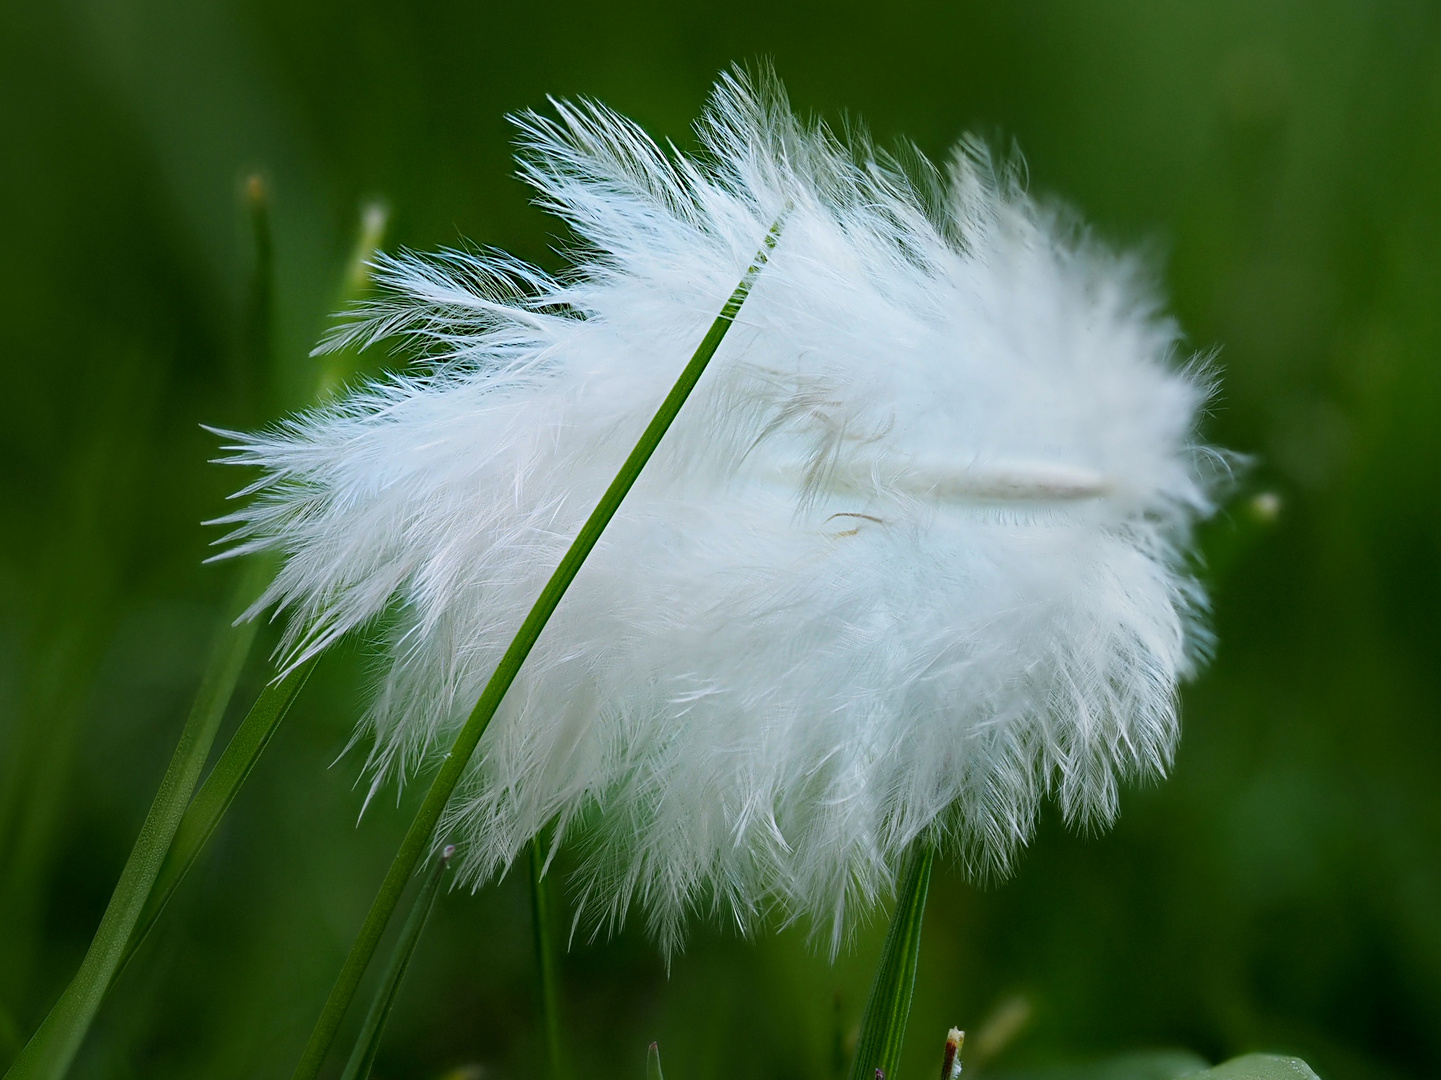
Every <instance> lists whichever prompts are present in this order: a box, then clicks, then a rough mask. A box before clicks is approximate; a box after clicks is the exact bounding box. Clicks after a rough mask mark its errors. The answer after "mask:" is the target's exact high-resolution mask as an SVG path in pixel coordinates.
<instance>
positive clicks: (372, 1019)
mask: <svg viewBox="0 0 1441 1080" xmlns="http://www.w3.org/2000/svg"><path fill="white" fill-rule="evenodd" d="M454 854H455V848H454V847H452V846H447V847H446V848H445V850H444V851H442V852H441V853H440V858H438V859H436V860H435V865H434V866H432V867H431V868H430V873H429V874H428V875H426V878H425V883H424V884H423V885H421V887H420V891H419V892H418V893H416V895H415V906H414V907H412V908H411V909H410V917H409V918H408V919H406V920H405V925H404V926H403V927H401V929H400V937H399V938H397V939H396V942H395V949H394V951H392V952H391V954H390V963H389V964H387V965H386V967H385V974H384V975H383V976H381V979H380V985H379V986H377V987H376V988H375V999H374V1000H373V1001H372V1002H371V1003H370V1011H369V1012H368V1013H366V1015H365V1024H364V1026H362V1027H361V1029H360V1035H359V1036H358V1037H357V1038H356V1040H355V1049H354V1050H352V1051H351V1052H350V1060H349V1061H347V1062H346V1063H345V1071H344V1072H343V1073H341V1074H340V1080H367V1078H368V1077H369V1076H370V1070H371V1068H372V1067H374V1065H375V1055H376V1053H377V1052H379V1050H380V1036H381V1034H382V1033H383V1032H384V1031H385V1021H386V1020H387V1019H389V1017H390V1010H391V1007H392V1006H394V1005H395V998H396V995H397V994H399V992H400V983H401V980H402V979H404V978H405V969H406V968H407V967H409V966H410V958H411V956H412V954H414V952H415V946H416V943H417V942H418V941H420V934H421V931H423V930H424V929H425V921H426V919H428V918H430V909H431V908H433V907H434V906H435V898H436V896H437V895H438V894H439V892H440V879H441V878H442V877H443V876H444V875H445V868H446V867H447V866H449V865H450V857H451V856H452V855H454Z"/></svg>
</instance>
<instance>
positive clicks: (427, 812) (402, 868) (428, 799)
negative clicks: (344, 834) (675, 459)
mask: <svg viewBox="0 0 1441 1080" xmlns="http://www.w3.org/2000/svg"><path fill="white" fill-rule="evenodd" d="M781 224H782V222H781V221H780V220H778V221H776V223H775V224H774V225H772V226H771V229H770V231H769V232H768V233H767V234H766V238H765V242H764V244H763V245H762V247H761V249H760V251H759V252H757V253H756V257H755V261H754V262H752V263H751V265H750V268H749V269H747V270H746V272H745V276H744V277H742V278H741V281H740V284H739V285H737V286H736V289H735V292H733V293H731V295H730V299H728V300H727V301H726V302H725V306H724V307H723V308H721V312H720V314H719V315H718V316H716V319H715V322H713V323H711V326H710V329H709V330H707V331H706V335H705V337H704V338H703V339H702V340H701V343H700V346H699V347H698V348H697V349H696V351H695V354H694V355H693V356H692V357H691V359H690V363H688V364H686V366H685V369H684V370H683V371H682V372H681V375H680V378H679V379H677V380H676V383H675V385H674V386H673V387H672V388H671V391H670V393H669V394H667V395H666V398H665V400H664V401H663V402H661V406H660V408H659V409H658V410H657V411H656V414H655V416H654V417H653V418H652V419H651V422H650V424H649V425H648V426H647V427H646V429H645V432H644V433H643V434H642V435H641V437H640V441H639V442H638V443H636V446H635V449H634V450H632V451H631V452H630V456H629V457H627V458H626V460H625V464H623V465H622V466H621V468H620V472H619V473H618V474H617V475H616V478H615V479H614V480H613V481H612V482H611V485H610V487H608V488H607V489H606V492H605V494H604V495H602V496H601V499H600V502H599V503H598V504H597V505H596V508H595V510H593V511H592V512H591V515H590V517H589V518H588V519H586V522H585V524H584V525H583V526H581V529H580V532H579V533H578V534H576V538H575V540H574V541H573V542H572V543H571V545H570V550H568V551H567V552H566V553H565V556H564V557H563V558H562V559H561V560H560V565H559V566H558V567H556V569H555V573H553V574H552V575H551V578H550V580H549V581H548V582H546V585H545V588H544V589H542V590H541V594H540V598H539V599H538V600H536V602H535V606H534V607H532V608H531V609H530V614H529V615H527V616H526V617H525V621H524V622H523V623H521V626H520V629H519V630H518V631H517V632H516V635H515V637H514V639H512V641H511V643H510V646H509V647H508V648H507V649H506V651H505V655H504V656H502V657H501V660H500V663H499V665H497V667H496V669H495V673H494V674H493V675H492V676H491V677H490V682H488V683H487V684H486V687H485V690H484V691H482V693H481V695H480V700H479V701H477V702H476V704H475V708H474V709H472V710H471V713H470V716H469V717H468V718H467V719H466V721H465V726H464V727H462V728H461V730H460V734H459V735H458V736H456V740H455V743H454V745H453V746H452V747H451V751H450V753H448V754H447V755H446V756H445V760H444V761H443V762H442V763H441V766H440V769H439V770H438V771H437V772H436V775H435V779H434V780H433V781H432V782H431V785H430V790H429V791H427V792H426V795H425V801H424V802H422V803H421V806H420V809H419V810H418V811H417V812H416V815H415V820H414V821H412V822H411V825H410V830H409V831H408V832H407V833H406V834H405V839H404V840H403V841H401V845H400V850H399V851H398V852H397V853H396V856H395V859H394V861H392V862H391V864H390V870H389V871H388V872H387V873H386V875H385V880H384V881H383V882H382V883H381V886H380V891H379V892H378V893H377V895H376V897H375V901H374V903H372V904H371V908H370V912H369V914H367V915H366V917H365V923H364V924H363V925H362V926H361V928H360V934H359V935H358V936H357V937H356V940H355V944H354V945H352V946H351V949H350V954H349V955H348V956H347V957H346V958H345V964H344V966H343V967H342V968H341V969H340V975H339V977H337V979H336V980H335V986H334V987H333V988H332V989H331V991H330V997H329V998H327V999H326V1002H325V1007H324V1009H322V1010H321V1014H320V1018H319V1019H318V1020H317V1021H316V1024H315V1029H314V1030H313V1031H312V1032H311V1034H310V1041H309V1042H308V1043H306V1046H305V1050H304V1052H303V1053H302V1055H301V1058H300V1063H299V1064H298V1065H297V1066H296V1069H295V1073H294V1076H295V1080H313V1078H314V1077H315V1076H316V1075H317V1074H318V1073H319V1072H320V1066H321V1064H322V1063H323V1062H324V1061H325V1055H326V1053H327V1052H328V1051H329V1049H330V1044H331V1043H332V1042H333V1041H334V1040H335V1032H336V1030H337V1029H338V1028H339V1027H340V1021H341V1018H342V1017H343V1016H344V1015H345V1010H346V1009H347V1008H348V1007H349V1005H350V1002H351V999H352V998H354V997H355V990H356V987H357V986H359V985H360V978H361V976H362V975H363V974H364V973H365V968H366V965H367V964H369V962H370V957H371V956H372V955H373V954H374V952H375V949H376V946H377V945H378V944H379V943H380V938H381V935H382V934H384V933H385V927H386V924H387V923H388V922H389V921H390V917H391V915H392V914H393V913H394V911H395V907H396V905H397V904H398V903H400V896H401V893H402V892H404V891H405V885H406V882H407V881H409V880H410V876H411V875H412V874H413V873H414V872H415V868H416V866H418V865H419V864H420V860H421V859H422V858H424V857H425V855H426V853H427V851H429V850H430V846H431V835H432V834H433V833H434V832H435V826H436V824H437V823H438V822H439V821H440V815H441V812H442V811H443V810H444V809H445V805H446V803H448V802H449V801H450V796H451V794H452V793H453V792H454V791H455V786H456V784H458V783H459V782H460V777H461V774H462V773H463V772H464V771H465V767H466V765H467V764H468V763H469V762H470V756H471V754H473V753H474V752H475V748H476V746H477V745H478V744H479V742H480V737H481V736H482V735H484V734H485V729H486V727H487V726H488V725H489V724H490V719H491V717H492V716H494V715H495V711H496V709H497V708H499V707H500V702H501V699H502V698H504V697H505V693H506V691H507V690H509V689H510V684H511V683H512V682H514V681H515V677H516V675H517V674H518V673H519V671H520V665H521V664H522V663H524V662H525V658H526V657H527V656H529V655H530V650H531V648H532V647H534V645H535V642H536V639H538V638H539V637H540V632H541V630H543V629H544V628H545V624H546V622H547V621H548V620H549V619H550V616H551V613H552V612H554V611H555V609H556V606H557V605H558V604H559V603H560V598H561V597H562V596H564V595H565V591H566V589H567V588H569V587H570V583H571V582H572V581H573V580H574V579H575V575H576V574H577V573H579V572H580V567H581V564H582V563H583V562H584V561H585V558H586V556H587V555H589V554H590V552H591V549H592V548H593V547H595V545H596V541H598V540H599V539H600V534H601V531H602V530H603V529H604V528H605V527H606V525H607V524H609V523H610V519H611V518H612V517H614V516H615V512H616V510H618V509H619V508H620V504H621V500H622V499H624V498H625V496H626V493H627V492H629V491H630V489H631V486H632V485H633V484H634V483H635V482H636V479H637V477H639V476H640V472H641V470H642V469H643V468H644V467H645V464H646V462H647V461H649V460H650V456H651V454H653V453H654V452H655V448H656V447H657V446H658V445H659V444H660V440H661V438H662V436H664V435H665V433H666V431H667V429H668V428H669V427H670V425H671V422H672V421H673V420H675V418H676V415H677V414H678V413H679V412H680V409H681V406H682V405H684V404H685V400H686V398H687V397H689V396H690V392H691V390H692V389H693V388H694V387H695V384H696V383H697V382H698V381H699V380H700V377H701V374H702V373H703V372H704V371H705V369H706V365H707V364H709V363H710V358H711V357H712V356H714V355H715V351H716V349H717V348H719V346H720V343H721V341H722V339H724V338H725V335H726V331H727V330H729V329H730V327H731V324H732V323H733V322H734V321H735V317H736V314H737V313H738V312H739V311H740V308H741V305H742V304H743V303H745V298H746V296H747V295H748V294H749V293H750V290H751V286H752V285H753V284H754V283H755V279H756V276H757V275H758V274H759V273H760V272H761V268H762V267H764V266H765V264H766V261H767V259H768V258H769V256H770V253H771V251H773V250H774V249H775V246H776V241H777V240H778V239H779V237H780V231H781Z"/></svg>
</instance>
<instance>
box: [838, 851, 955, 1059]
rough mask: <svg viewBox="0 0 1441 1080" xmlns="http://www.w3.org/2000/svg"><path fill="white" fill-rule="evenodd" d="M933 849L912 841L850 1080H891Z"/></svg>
mask: <svg viewBox="0 0 1441 1080" xmlns="http://www.w3.org/2000/svg"><path fill="white" fill-rule="evenodd" d="M935 860H936V850H935V848H934V847H932V846H931V845H930V844H929V843H927V842H926V841H925V840H924V839H921V840H917V841H916V842H915V844H914V845H913V846H912V848H911V851H910V854H909V855H908V856H907V857H906V868H905V872H904V875H903V878H902V882H901V889H900V892H899V893H897V894H896V910H895V913H894V914H893V915H892V916H891V928H890V929H889V930H888V931H886V943H885V945H884V946H882V948H881V962H880V964H879V966H878V967H877V968H876V977H875V981H874V982H872V983H871V995H870V997H869V998H867V999H866V1011H865V1014H864V1016H863V1017H862V1019H861V1034H860V1038H859V1040H858V1041H857V1042H856V1057H855V1061H854V1063H853V1064H852V1066H851V1080H895V1071H896V1066H897V1065H898V1064H899V1063H900V1060H901V1044H902V1043H903V1042H904V1041H905V1038H906V1021H907V1020H908V1019H910V1015H911V994H912V992H913V991H914V990H915V986H916V958H917V956H918V955H919V954H920V950H921V920H922V919H923V918H924V916H925V913H926V893H927V892H929V891H930V887H931V866H932V864H933V863H934V862H935Z"/></svg>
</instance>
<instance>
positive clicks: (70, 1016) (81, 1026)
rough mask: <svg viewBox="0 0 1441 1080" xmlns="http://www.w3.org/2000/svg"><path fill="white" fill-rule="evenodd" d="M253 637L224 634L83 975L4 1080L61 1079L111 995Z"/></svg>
mask: <svg viewBox="0 0 1441 1080" xmlns="http://www.w3.org/2000/svg"><path fill="white" fill-rule="evenodd" d="M267 572H268V568H267V567H266V566H264V565H262V564H259V563H257V562H254V561H252V562H251V563H250V564H248V565H247V566H246V568H245V572H244V573H243V574H242V578H241V582H240V586H239V588H238V590H237V594H236V597H235V598H234V600H233V601H232V603H233V607H234V608H239V609H242V610H243V605H244V604H246V603H248V602H249V600H250V599H252V598H253V597H254V595H255V594H256V593H257V592H258V591H259V589H260V587H261V585H262V584H263V581H264V577H263V575H264V574H265V573H267ZM255 633H256V625H255V623H253V622H247V623H242V624H241V625H239V626H232V625H229V624H227V625H225V626H224V627H223V628H222V629H221V631H220V633H219V635H218V637H217V640H216V642H215V645H214V647H213V648H212V650H211V654H210V661H209V663H208V665H207V667H206V669H205V674H204V676H203V677H202V679H201V682H200V689H199V691H198V692H197V694H196V695H195V703H194V705H193V706H192V707H191V709H190V715H189V716H188V717H186V720H185V727H184V728H183V729H182V731H181V733H180V741H179V743H177V745H176V747H175V752H174V754H172V755H171V758H170V764H169V765H168V766H167V767H166V769H165V776H164V778H163V779H162V780H161V781H160V790H159V791H157V792H156V793H155V799H154V801H153V802H152V803H151V804H150V811H149V813H147V814H146V815H145V822H144V824H142V825H141V826H140V835H139V836H138V837H137V838H136V840H135V846H134V847H133V848H132V849H131V851H130V856H129V858H127V859H126V860H125V867H124V869H123V870H121V872H120V880H119V881H118V882H117V883H116V885H115V891H114V892H113V893H112V894H111V897H110V903H109V904H108V905H106V908H105V914H104V915H103V916H101V919H100V927H99V929H98V930H96V932H95V937H94V938H93V939H92V940H91V942H90V947H89V948H88V949H87V950H86V952H85V957H84V959H83V960H81V962H80V970H79V971H77V972H76V973H75V977H74V978H72V979H71V980H70V985H69V986H67V987H66V988H65V990H64V992H63V993H62V994H61V995H60V999H59V1000H58V1001H57V1002H56V1003H55V1005H54V1007H53V1008H52V1009H51V1010H50V1013H49V1015H48V1016H46V1017H45V1020H44V1021H43V1022H42V1023H41V1025H40V1028H39V1030H37V1031H36V1032H35V1034H34V1035H33V1036H31V1038H30V1041H29V1042H28V1043H27V1044H26V1045H25V1047H24V1049H22V1050H21V1051H20V1055H19V1057H17V1058H16V1059H15V1061H14V1063H13V1064H12V1065H11V1066H10V1069H9V1071H8V1072H7V1073H6V1074H5V1076H6V1078H7V1080H59V1078H60V1077H62V1076H64V1075H65V1073H66V1071H67V1070H68V1069H69V1068H70V1063H71V1061H73V1060H74V1057H75V1054H76V1052H77V1051H78V1050H79V1049H80V1044H81V1042H82V1041H83V1040H84V1038H85V1033H86V1032H87V1031H88V1030H89V1029H90V1023H91V1021H92V1020H93V1019H94V1017H95V1012H96V1010H97V1009H99V1007H100V1002H101V1001H102V1000H103V999H104V997H105V992H106V990H108V989H109V987H110V984H111V982H112V981H113V980H114V978H115V974H116V972H117V971H119V969H120V966H121V964H122V963H123V962H124V960H125V958H126V956H127V955H128V953H127V948H126V946H127V943H128V942H129V941H130V936H131V934H132V933H133V932H134V930H135V926H136V924H137V922H138V921H139V919H140V917H141V912H142V911H143V910H144V908H145V901H146V899H147V898H148V897H149V896H150V892H151V888H152V886H153V885H154V883H155V879H156V877H157V875H158V874H159V872H160V867H161V864H162V863H163V861H164V859H165V854H166V852H167V851H169V850H170V843H171V840H172V839H173V838H174V836H175V833H176V830H177V828H178V827H179V825H180V822H181V819H182V818H183V816H184V814H185V808H186V805H187V804H188V803H189V802H190V795H191V792H193V791H194V790H195V784H196V782H197V781H198V780H199V779H200V772H201V770H202V769H203V768H204V767H205V760H206V758H208V757H209V756H210V748H211V745H212V744H213V743H214V741H215V733H216V730H217V729H218V728H219V727H220V721H221V719H222V718H223V717H224V715H225V709H226V706H227V705H229V703H230V698H231V695H232V694H233V693H234V691H235V684H236V682H237V681H239V679H240V672H241V669H242V668H243V667H244V666H245V659H246V657H247V656H248V655H249V654H250V646H251V643H252V642H253V641H254V639H255Z"/></svg>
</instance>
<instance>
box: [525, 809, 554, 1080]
mask: <svg viewBox="0 0 1441 1080" xmlns="http://www.w3.org/2000/svg"><path fill="white" fill-rule="evenodd" d="M544 869H545V848H544V846H543V844H542V841H541V838H540V836H539V835H536V836H533V837H531V840H530V900H531V909H530V910H531V925H532V927H533V928H534V930H535V966H536V970H537V972H538V973H539V976H540V1012H541V1025H542V1027H543V1029H544V1031H545V1052H546V1063H547V1065H548V1066H549V1069H550V1077H551V1080H560V1076H561V1058H560V1001H559V998H560V983H559V980H558V979H557V977H556V973H555V934H554V921H553V919H552V915H551V895H550V882H549V881H547V880H546V878H545V876H544V874H543V873H542V871H543V870H544Z"/></svg>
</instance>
